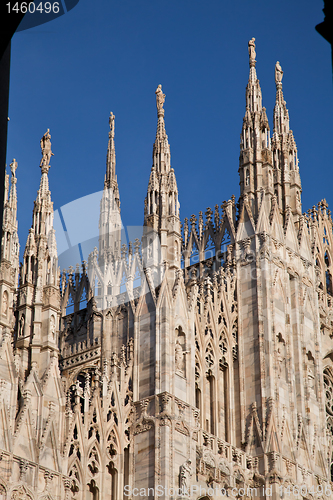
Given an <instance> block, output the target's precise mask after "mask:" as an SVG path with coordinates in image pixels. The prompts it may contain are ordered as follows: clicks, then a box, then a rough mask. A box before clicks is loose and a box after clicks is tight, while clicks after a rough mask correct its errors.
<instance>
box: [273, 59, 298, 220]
mask: <svg viewBox="0 0 333 500" xmlns="http://www.w3.org/2000/svg"><path fill="white" fill-rule="evenodd" d="M282 77H283V71H282V68H281V65H280V63H279V61H277V63H276V64H275V85H276V100H275V106H274V113H273V123H274V129H273V137H272V151H273V161H274V168H275V169H276V172H277V173H278V176H279V177H281V181H280V183H278V184H276V186H275V192H276V193H277V198H278V204H279V207H280V209H281V211H282V212H283V213H285V211H286V210H287V208H288V207H290V208H291V210H292V213H293V215H294V220H295V221H297V220H298V217H299V216H300V215H301V214H302V204H301V192H302V187H301V179H300V175H299V168H298V157H297V147H296V143H295V139H294V134H293V132H292V130H290V128H289V112H288V109H287V105H286V101H285V100H284V97H283V92H282Z"/></svg>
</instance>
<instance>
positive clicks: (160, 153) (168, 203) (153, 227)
mask: <svg viewBox="0 0 333 500" xmlns="http://www.w3.org/2000/svg"><path fill="white" fill-rule="evenodd" d="M155 94H156V107H157V129H156V138H155V142H154V146H153V165H152V168H151V173H150V178H149V183H148V192H147V196H146V199H145V217H144V225H145V226H146V228H149V229H147V232H150V234H152V233H155V234H158V236H159V238H160V244H161V256H160V258H161V259H162V261H164V260H167V261H168V262H169V264H170V265H171V266H173V265H174V266H176V267H179V266H180V249H181V239H180V238H181V237H180V219H179V201H178V189H177V182H176V176H175V173H174V169H173V168H171V154H170V146H169V142H168V136H167V133H166V130H165V122H164V107H163V106H164V102H165V94H163V91H162V85H158V87H157V89H156V91H155ZM153 240H154V241H156V239H154V238H152V237H149V240H148V241H147V243H146V247H147V248H150V246H151V245H153V243H149V241H151V242H153ZM148 255H150V256H151V258H152V259H156V255H157V249H156V248H155V247H154V248H153V249H152V251H151V250H149V251H148ZM147 261H149V258H147ZM148 265H150V264H149V262H148Z"/></svg>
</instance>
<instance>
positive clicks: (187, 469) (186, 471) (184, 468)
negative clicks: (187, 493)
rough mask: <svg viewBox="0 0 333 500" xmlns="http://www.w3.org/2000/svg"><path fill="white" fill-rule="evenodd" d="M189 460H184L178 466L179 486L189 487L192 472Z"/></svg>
mask: <svg viewBox="0 0 333 500" xmlns="http://www.w3.org/2000/svg"><path fill="white" fill-rule="evenodd" d="M191 463H192V462H191V460H190V459H189V460H186V462H185V463H183V465H181V466H180V474H179V479H180V487H181V488H184V489H187V488H189V487H190V483H189V480H190V477H191V476H192V474H193V469H192V466H191Z"/></svg>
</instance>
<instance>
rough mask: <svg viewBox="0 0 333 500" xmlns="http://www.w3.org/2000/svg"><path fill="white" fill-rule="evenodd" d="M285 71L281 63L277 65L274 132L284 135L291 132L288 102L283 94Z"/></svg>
mask: <svg viewBox="0 0 333 500" xmlns="http://www.w3.org/2000/svg"><path fill="white" fill-rule="evenodd" d="M282 78H283V71H282V68H281V66H280V63H279V61H277V62H276V64H275V85H276V100H275V107H274V116H273V121H274V132H276V133H278V134H282V133H284V132H286V133H288V132H289V113H288V110H287V106H286V101H285V100H284V97H283V92H282Z"/></svg>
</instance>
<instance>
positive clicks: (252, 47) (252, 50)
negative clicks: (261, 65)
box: [248, 38, 256, 66]
mask: <svg viewBox="0 0 333 500" xmlns="http://www.w3.org/2000/svg"><path fill="white" fill-rule="evenodd" d="M254 42H255V38H251V40H250V41H249V43H248V48H249V58H250V66H252V64H251V63H255V62H256V44H255V43H254Z"/></svg>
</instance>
